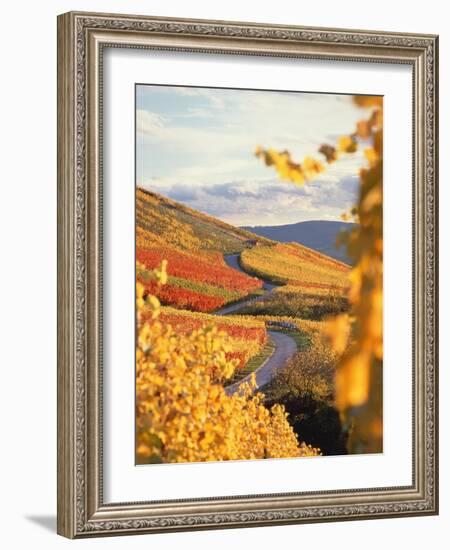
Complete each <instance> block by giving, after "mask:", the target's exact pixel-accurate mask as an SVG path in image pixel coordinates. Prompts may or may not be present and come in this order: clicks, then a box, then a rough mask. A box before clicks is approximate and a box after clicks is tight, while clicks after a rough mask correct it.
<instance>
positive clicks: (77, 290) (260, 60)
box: [58, 12, 438, 538]
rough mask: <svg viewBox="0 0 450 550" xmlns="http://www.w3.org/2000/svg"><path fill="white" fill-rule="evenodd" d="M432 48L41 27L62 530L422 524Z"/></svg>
mask: <svg viewBox="0 0 450 550" xmlns="http://www.w3.org/2000/svg"><path fill="white" fill-rule="evenodd" d="M437 46H438V39H437V37H436V36H431V35H416V34H414V35H413V34H406V33H386V32H375V31H356V30H340V29H320V28H304V27H292V26H280V25H278V26H276V25H266V24H260V23H238V22H223V21H200V20H187V19H170V18H156V17H141V16H129V15H110V14H95V13H75V12H71V13H67V14H64V15H61V16H59V18H58V312H59V318H58V532H59V533H60V534H61V535H64V536H66V537H70V538H81V537H89V536H101V535H120V534H132V533H133V534H134V533H152V532H161V531H181V530H189V529H213V528H230V527H246V526H248V527H251V526H263V525H279V524H288V523H304V522H316V521H340V520H349V519H355V520H356V519H373V518H381V517H383V518H385V517H399V516H412V515H426V514H436V513H437V511H438V479H437V475H438V468H437V458H438V452H437V451H438V448H437V426H438V423H437V398H438V394H437V349H438V347H437V322H438V313H437V290H438V288H437V285H438V281H437V261H438V260H437V251H438V247H437V237H438V226H437V206H438V204H437V153H438V151H437V147H438V139H437V116H438V110H437V98H438V97H437V96H438V57H437V54H438V52H437Z"/></svg>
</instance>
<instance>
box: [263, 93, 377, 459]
mask: <svg viewBox="0 0 450 550" xmlns="http://www.w3.org/2000/svg"><path fill="white" fill-rule="evenodd" d="M354 102H355V103H356V104H357V105H358V106H360V107H363V108H366V109H369V110H370V114H369V117H368V118H367V119H363V120H361V121H359V122H358V124H357V126H356V128H355V132H354V133H353V134H352V135H350V136H341V137H340V138H339V140H338V142H337V144H336V146H334V145H330V144H323V145H322V146H321V147H320V149H319V153H321V154H322V155H323V156H324V157H325V160H326V162H327V163H332V162H335V161H336V160H337V159H338V158H339V157H340V156H341V155H345V154H351V153H354V152H355V151H356V150H357V149H358V147H359V142H360V141H369V142H370V143H371V145H370V146H368V147H366V148H365V150H364V153H365V156H366V159H367V167H366V168H363V169H362V170H361V172H360V180H361V185H360V191H359V197H358V201H357V204H356V205H355V208H354V209H352V211H351V212H350V213H344V217H345V218H347V219H348V218H349V217H353V218H354V219H355V221H357V222H358V225H357V227H356V229H354V230H353V231H352V232H350V233H349V234H348V235H347V237H346V238H345V239H344V243H345V244H346V246H347V252H348V255H349V256H350V257H351V258H352V259H353V260H354V267H353V269H352V270H351V272H350V275H349V278H350V286H349V292H348V297H349V301H350V304H351V311H350V313H349V314H343V315H340V316H337V317H335V318H334V319H333V320H330V322H329V325H328V336H329V338H330V340H331V343H332V345H333V347H334V349H335V351H336V352H337V353H338V354H339V355H340V359H339V361H338V365H337V370H336V377H335V384H336V403H337V405H338V407H339V409H340V411H341V415H342V418H343V420H344V421H345V422H346V423H347V425H348V427H349V431H350V441H349V448H350V450H351V451H352V452H380V451H381V449H382V359H383V335H382V327H383V307H382V300H383V289H382V284H383V229H382V190H383V187H382V168H383V100H382V97H379V96H355V97H354ZM256 155H257V156H258V157H260V158H261V159H262V160H263V161H264V162H265V163H266V165H268V166H274V167H275V169H276V170H277V172H278V174H279V176H280V178H281V179H283V180H287V181H291V182H293V183H295V184H297V185H302V184H304V183H305V182H307V181H310V180H311V179H314V178H315V177H316V176H317V175H318V174H319V173H320V172H322V171H323V169H324V165H323V164H322V163H321V162H320V161H317V163H315V162H313V161H312V159H311V158H307V159H305V160H304V161H303V162H302V163H297V162H294V161H293V160H292V159H291V156H290V154H289V153H288V152H287V151H282V152H277V151H274V150H273V149H268V150H264V149H262V148H261V147H258V148H257V150H256Z"/></svg>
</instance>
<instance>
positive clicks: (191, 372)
mask: <svg viewBox="0 0 450 550" xmlns="http://www.w3.org/2000/svg"><path fill="white" fill-rule="evenodd" d="M160 271H163V272H165V268H163V267H162V268H161V270H160ZM163 279H164V278H163V277H162V280H163ZM138 286H139V285H138ZM137 296H138V299H137V305H138V338H137V349H136V456H137V461H138V463H140V464H145V463H154V462H194V461H205V460H238V459H257V458H284V457H299V456H316V455H317V454H319V453H318V450H317V449H312V448H311V447H309V446H307V445H305V444H299V442H298V441H297V436H296V434H295V433H294V431H293V429H292V427H291V426H290V425H289V423H288V421H287V414H286V412H285V410H284V408H283V407H281V406H279V405H275V406H274V407H272V408H271V409H270V410H269V409H267V408H266V407H265V406H264V404H263V399H264V396H263V395H262V394H261V393H256V394H254V393H253V392H254V389H255V388H254V385H255V382H254V380H253V381H252V383H249V384H245V385H243V386H242V388H241V389H240V391H238V392H236V393H235V394H234V395H232V396H229V395H227V394H226V392H225V390H224V388H223V386H222V384H221V381H223V380H225V379H228V378H230V377H231V376H232V375H233V372H234V369H235V366H236V362H235V361H234V360H229V359H227V357H226V353H227V352H228V351H230V347H229V340H228V337H227V335H226V334H225V333H224V332H221V331H219V330H218V329H217V327H214V326H212V327H204V328H201V329H197V330H192V331H191V332H189V333H188V334H179V333H175V332H174V331H173V329H172V327H171V326H170V325H169V324H165V325H164V324H163V323H161V322H159V321H158V320H157V319H156V317H158V314H156V315H155V319H156V320H153V321H150V322H146V323H143V324H142V323H140V322H139V320H140V318H142V315H139V311H141V312H142V309H143V308H146V307H152V305H151V302H150V304H149V301H148V300H147V301H145V300H143V297H142V293H141V291H140V289H138V290H137ZM152 311H155V312H156V310H152Z"/></svg>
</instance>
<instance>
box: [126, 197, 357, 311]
mask: <svg viewBox="0 0 450 550" xmlns="http://www.w3.org/2000/svg"><path fill="white" fill-rule="evenodd" d="M136 222H137V223H136V260H137V268H136V274H137V279H138V281H139V282H141V283H142V284H143V285H144V287H145V289H146V292H147V293H148V294H153V295H156V296H157V297H158V298H159V299H160V301H161V302H162V303H163V304H164V305H170V306H172V307H175V308H178V309H183V310H189V311H197V312H203V313H211V312H214V311H217V310H219V309H220V308H223V306H225V305H226V304H230V303H233V302H239V301H242V300H243V299H244V298H246V297H251V296H253V297H254V299H253V301H255V300H256V301H257V302H258V304H257V306H256V309H257V313H258V314H261V313H264V312H265V309H264V308H265V305H266V303H268V302H269V301H270V303H271V307H270V312H271V313H276V312H277V309H278V304H279V303H281V302H284V303H285V302H286V301H289V300H291V301H292V303H295V304H297V305H298V307H299V308H300V309H298V308H297V309H295V310H294V314H295V315H297V314H298V313H299V312H300V314H301V311H303V309H304V304H306V303H307V304H308V307H310V306H311V304H312V306H313V307H314V309H313V315H316V313H317V311H319V310H320V311H322V309H323V307H322V306H323V303H324V301H325V302H327V304H328V302H329V301H330V296H332V298H333V300H335V299H336V298H337V299H339V300H340V299H341V298H342V296H343V295H344V293H345V290H346V288H347V282H348V281H347V275H348V272H349V266H348V265H346V264H344V263H342V262H340V261H338V260H336V259H334V258H331V257H329V256H326V255H324V254H321V253H319V252H317V251H315V250H312V249H311V248H307V247H305V246H302V245H300V244H297V243H290V244H282V243H279V242H278V243H277V242H275V241H274V240H271V239H268V238H266V237H264V236H258V235H255V234H253V233H251V232H249V231H247V230H245V229H242V228H238V227H234V226H232V225H229V224H227V223H225V222H222V221H221V220H218V219H216V218H213V217H211V216H207V215H206V214H203V213H201V212H197V211H195V210H193V209H191V208H188V207H186V206H184V205H181V204H179V203H177V202H175V201H173V200H170V199H168V198H165V197H162V196H160V195H157V194H155V193H150V192H148V191H144V190H142V189H138V190H137V196H136ZM232 255H234V256H235V257H237V258H238V263H237V266H233V265H230V262H229V259H230V257H231V256H232ZM163 260H166V261H167V262H168V268H167V271H168V274H169V279H168V283H167V284H165V285H162V286H161V285H158V284H157V282H156V281H155V280H154V277H153V275H152V270H153V269H154V268H155V267H158V266H159V265H161V262H162V261H163ZM263 281H266V282H265V283H263ZM267 281H269V282H273V283H275V284H276V285H283V286H281V287H279V288H275V289H274V292H271V293H270V295H269V294H267V295H266V296H264V294H265V291H266V290H267ZM272 286H273V285H272ZM269 288H270V285H269ZM282 294H284V295H283V296H282ZM300 302H301V304H300ZM300 306H301V307H300ZM318 306H320V307H319V310H318V309H317V307H318ZM327 307H328V306H327ZM333 307H335V306H333ZM302 308H303V309H302ZM234 309H235V308H234ZM338 309H341V305H339V308H338ZM289 311H290V310H289ZM327 311H328V310H327ZM283 312H284V310H283ZM314 312H315V313H314ZM251 313H253V312H251ZM310 316H311V313H308V314H307V315H306V318H310Z"/></svg>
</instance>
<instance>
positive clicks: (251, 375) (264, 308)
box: [136, 98, 382, 464]
mask: <svg viewBox="0 0 450 550" xmlns="http://www.w3.org/2000/svg"><path fill="white" fill-rule="evenodd" d="M365 107H367V106H365ZM369 107H372V108H373V114H372V115H371V118H369V120H368V121H365V124H362V123H361V124H360V125H359V126H358V128H357V130H356V132H355V134H354V135H352V136H344V138H346V139H344V138H342V139H341V140H340V141H339V143H337V144H336V146H335V147H333V146H331V145H330V146H328V147H329V148H328V149H327V148H324V147H322V148H321V153H322V156H323V157H324V159H323V161H319V160H314V159H309V160H305V161H303V163H296V162H294V161H293V160H292V159H291V158H290V156H289V155H288V154H287V152H282V153H278V152H277V151H274V150H264V149H261V148H259V149H257V151H256V154H257V156H258V157H259V158H261V159H262V161H263V162H265V164H266V165H267V166H269V167H271V166H273V167H274V168H275V170H276V171H277V172H278V174H279V176H280V177H281V178H282V179H285V180H287V181H290V182H292V183H293V184H297V185H299V184H300V185H303V184H306V185H307V182H308V180H309V179H311V178H313V177H314V174H315V173H319V172H321V171H323V170H325V169H326V165H327V164H331V163H332V162H336V161H338V158H339V156H340V155H349V154H352V152H354V151H355V150H356V147H357V143H358V136H359V137H361V138H363V139H365V140H367V139H368V138H372V139H373V142H374V146H373V148H368V150H367V153H366V156H367V158H368V164H369V168H368V169H367V170H365V171H364V172H362V174H361V178H362V192H361V195H360V199H359V204H357V205H356V206H355V210H354V211H353V212H352V213H351V216H352V217H353V218H356V219H357V221H359V222H361V220H362V222H363V224H364V223H366V222H367V223H366V225H365V226H364V225H363V230H361V229H360V227H359V226H358V229H356V230H354V231H352V232H350V231H349V232H348V234H346V235H342V236H341V237H340V238H341V241H342V244H343V246H347V248H348V250H349V251H350V252H351V257H352V258H353V260H354V265H353V266H350V265H347V264H346V263H343V262H341V261H338V260H336V259H334V258H331V257H329V256H326V255H324V254H322V253H320V252H318V251H316V250H313V249H311V248H307V247H305V246H303V245H301V244H299V243H280V242H277V241H275V240H271V239H269V238H265V237H260V236H258V235H256V234H253V233H250V232H249V231H246V230H244V229H241V228H239V227H235V226H232V225H229V224H227V223H225V222H223V221H221V220H219V219H217V218H214V217H211V216H208V215H206V214H203V213H201V212H199V211H196V210H193V209H190V208H188V207H187V206H185V205H183V204H181V203H178V202H175V201H173V200H171V199H168V198H166V197H163V196H161V195H159V194H157V193H155V192H150V191H148V190H145V189H143V188H139V187H138V189H137V193H136V285H137V286H136V312H137V314H136V315H137V352H136V376H137V379H136V403H137V406H136V460H137V463H139V464H149V463H161V462H193V461H205V460H238V459H265V458H288V457H304V456H307V457H312V456H319V455H337V454H347V453H350V452H374V451H375V452H377V451H379V450H380V449H381V434H380V429H379V425H380V422H381V419H380V415H381V413H380V402H379V401H380V399H381V398H380V397H376V398H375V401H376V402H373V403H372V402H370V399H369V398H368V397H367V392H369V389H370V388H369V386H370V384H372V389H373V387H374V386H373V385H374V384H375V385H377V384H378V386H377V387H378V388H379V385H380V377H381V374H380V369H381V358H382V355H381V353H382V352H381V351H380V350H381V348H380V346H381V340H377V338H378V336H377V335H378V331H379V330H381V329H379V327H378V325H380V326H381V322H380V317H379V315H380V311H381V310H380V309H377V308H381V288H380V287H379V286H378V285H381V267H380V264H379V262H380V258H381V248H380V247H381V246H382V245H381V240H380V237H379V234H378V233H377V232H380V231H381V229H380V227H379V224H380V223H381V222H380V219H381V215H380V208H381V198H380V196H379V195H378V194H377V192H378V191H377V189H378V186H379V182H380V181H381V180H380V175H379V174H380V172H379V171H380V163H381V160H380V159H381V145H380V143H379V142H378V141H377V140H378V139H379V131H380V128H381V119H380V116H381V115H380V109H381V106H380V104H379V103H378V102H377V99H376V98H374V99H373V101H372V104H370V105H369ZM377 113H378V114H377ZM363 122H364V121H363ZM358 132H359V134H358ZM367 194H369V199H367ZM364 201H366V202H364ZM370 216H372V218H370V219H369V217H370ZM377 216H378V218H377ZM377 224H378V225H377ZM364 231H366V233H364ZM358 239H360V241H361V242H362V240H364V239H365V240H364V246H366V249H364V250H363V249H362V248H361V247H362V245H361V243H360V241H358ZM370 239H372V240H373V243H371V242H370ZM377 239H378V240H377ZM377 247H378V248H377ZM365 250H366V251H365ZM369 253H370V254H372V256H370V255H368V254H369ZM377 262H378V263H377ZM374 270H375V271H374ZM371 277H372V279H371ZM373 280H376V281H377V282H376V283H373ZM367 289H368V290H367ZM371 315H372V317H371ZM365 331H366V332H365ZM379 338H381V336H380V337H379ZM364 339H365V340H364ZM377 345H378V347H376V346H377ZM355 358H356V359H355ZM355 361H356V363H355ZM358 361H359V362H358ZM355 369H357V373H356V374H355V372H356V371H355ZM358 369H359V370H358ZM377 369H378V370H377ZM358 377H359V378H358ZM342 384H349V385H351V384H355V386H351V388H350V389H348V387H347V386H345V390H343V389H342ZM361 385H362V386H363V388H362V386H361ZM361 388H362V389H361ZM368 388H369V389H368ZM364 391H366V394H364V395H365V401H364V402H358V399H360V397H361V395H362V392H364ZM358 392H359V393H358ZM376 395H378V396H379V395H380V392H378V393H377V394H376ZM352 400H353V401H352ZM365 403H369V405H367V406H366V408H364V406H365ZM361 405H363V407H362V410H363V420H362V421H361V422H360V424H358V421H357V419H355V416H354V414H353V412H352V411H354V410H355V409H354V407H360V406H361Z"/></svg>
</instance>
